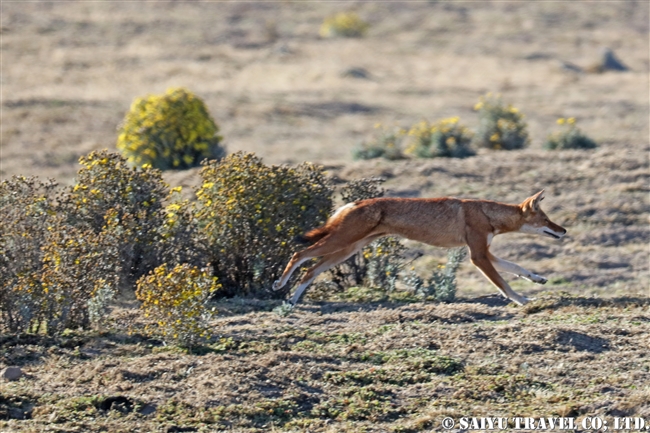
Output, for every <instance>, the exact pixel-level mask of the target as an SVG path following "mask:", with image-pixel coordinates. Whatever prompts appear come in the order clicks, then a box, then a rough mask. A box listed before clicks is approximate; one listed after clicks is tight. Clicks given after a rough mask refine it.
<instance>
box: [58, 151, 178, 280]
mask: <svg viewBox="0 0 650 433" xmlns="http://www.w3.org/2000/svg"><path fill="white" fill-rule="evenodd" d="M79 162H80V164H81V165H82V166H83V167H82V168H81V169H80V170H79V172H78V173H77V183H76V184H75V185H74V187H73V188H72V189H71V190H70V191H68V192H67V194H65V195H64V196H62V197H61V199H60V201H61V203H62V207H63V208H65V213H66V215H67V216H68V219H69V223H70V224H71V225H74V226H87V227H89V228H90V229H91V230H92V231H93V232H94V233H96V234H100V233H102V232H105V233H104V234H105V235H106V236H107V237H110V238H112V241H111V242H114V243H115V244H116V245H118V248H119V250H120V252H119V254H120V260H121V262H122V263H123V275H122V277H121V280H122V283H123V284H124V285H127V286H131V287H132V286H133V285H134V284H135V282H136V281H137V279H138V278H140V276H142V275H144V274H145V273H147V272H149V271H150V270H152V269H153V268H155V267H156V266H158V265H159V264H160V259H159V256H158V254H159V249H158V247H159V245H158V232H159V230H160V227H161V226H162V225H163V224H164V218H165V217H164V212H163V201H164V199H165V197H166V196H167V193H168V191H167V185H166V184H165V182H164V181H163V179H162V176H161V173H160V171H159V170H157V169H153V168H151V167H145V168H142V169H136V168H131V167H129V166H128V165H127V162H126V160H125V159H124V158H123V157H122V156H120V155H119V154H116V153H109V152H107V151H105V150H104V151H100V152H91V153H90V154H89V155H87V156H83V157H81V158H80V159H79ZM109 212H110V215H109ZM107 218H108V220H109V223H108V224H107V223H106V221H107V220H106V219H107Z"/></svg>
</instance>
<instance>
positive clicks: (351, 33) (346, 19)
mask: <svg viewBox="0 0 650 433" xmlns="http://www.w3.org/2000/svg"><path fill="white" fill-rule="evenodd" d="M369 27H370V26H369V25H368V23H366V22H365V21H363V20H362V19H361V18H359V16H358V15H357V14H356V13H354V12H339V13H337V14H336V15H334V16H331V17H328V18H325V20H324V21H323V24H322V25H321V27H320V35H321V37H323V38H331V37H339V36H340V37H345V38H360V37H362V36H364V35H365V34H366V32H367V31H368V28H369Z"/></svg>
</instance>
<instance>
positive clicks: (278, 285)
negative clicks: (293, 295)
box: [273, 257, 313, 290]
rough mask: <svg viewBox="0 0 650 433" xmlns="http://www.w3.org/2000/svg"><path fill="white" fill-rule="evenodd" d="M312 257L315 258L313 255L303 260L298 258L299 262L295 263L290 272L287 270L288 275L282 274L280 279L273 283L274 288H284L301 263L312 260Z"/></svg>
mask: <svg viewBox="0 0 650 433" xmlns="http://www.w3.org/2000/svg"><path fill="white" fill-rule="evenodd" d="M311 259H313V257H307V258H304V259H302V260H298V262H296V264H295V265H293V267H292V268H291V269H290V270H289V272H287V274H286V276H285V275H282V277H280V279H279V280H277V281H275V282H274V283H273V290H280V289H281V288H283V287H284V286H285V284H287V281H289V278H291V275H293V273H294V272H295V271H296V269H298V268H299V267H300V265H302V264H303V263H305V262H306V261H307V260H311Z"/></svg>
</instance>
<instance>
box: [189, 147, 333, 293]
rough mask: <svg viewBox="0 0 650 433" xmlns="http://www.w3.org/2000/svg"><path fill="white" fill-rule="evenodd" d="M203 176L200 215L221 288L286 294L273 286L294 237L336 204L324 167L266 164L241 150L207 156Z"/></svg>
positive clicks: (200, 189)
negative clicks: (213, 158)
mask: <svg viewBox="0 0 650 433" xmlns="http://www.w3.org/2000/svg"><path fill="white" fill-rule="evenodd" d="M201 176H202V178H203V184H202V185H201V187H200V188H199V190H198V191H197V198H198V203H197V206H198V207H197V211H196V218H197V220H198V223H199V225H200V226H201V229H202V230H203V231H204V232H205V234H206V237H207V243H208V247H209V253H210V260H211V262H212V265H213V266H214V270H215V275H216V276H218V277H219V281H220V283H221V284H222V285H223V287H224V290H223V293H224V294H225V295H228V296H233V295H246V296H262V297H265V296H269V295H273V296H276V297H282V296H283V295H284V293H282V292H279V293H275V294H272V293H271V292H270V291H269V289H270V287H271V284H272V283H273V281H275V280H277V279H278V278H279V277H280V275H281V274H282V271H283V266H284V265H285V264H286V260H287V257H290V256H291V253H292V252H293V250H294V246H293V245H292V244H291V242H290V239H293V238H295V237H296V236H297V235H299V234H302V233H304V232H305V231H307V230H308V229H311V228H313V227H316V226H318V225H320V224H322V223H324V222H325V220H326V218H327V215H328V214H329V212H330V210H331V207H332V202H331V193H332V191H331V188H330V186H329V185H328V183H327V181H326V179H325V176H324V174H323V170H322V168H320V167H317V166H315V165H313V164H309V163H304V164H301V165H299V166H297V167H295V168H290V167H284V166H268V165H265V164H264V163H263V162H262V160H261V159H259V158H258V157H256V156H255V155H254V154H250V153H249V154H245V153H241V152H238V153H235V154H232V155H229V156H227V157H226V158H224V159H222V160H221V161H210V162H208V163H207V164H206V165H205V167H204V168H203V169H202V170H201Z"/></svg>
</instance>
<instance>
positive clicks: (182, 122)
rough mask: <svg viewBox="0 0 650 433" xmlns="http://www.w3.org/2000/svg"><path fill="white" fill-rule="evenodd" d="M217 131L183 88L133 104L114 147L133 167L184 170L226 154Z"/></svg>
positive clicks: (205, 111)
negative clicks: (147, 166)
mask: <svg viewBox="0 0 650 433" xmlns="http://www.w3.org/2000/svg"><path fill="white" fill-rule="evenodd" d="M218 132H219V128H218V127H217V125H216V124H215V123H214V120H212V118H211V117H210V114H209V112H208V109H207V108H206V106H205V104H204V102H203V101H202V100H201V99H200V98H199V97H197V96H196V95H194V94H193V93H192V92H190V91H188V90H186V89H182V88H178V89H169V90H167V93H165V94H164V95H151V96H148V97H146V98H138V99H136V100H135V101H134V102H133V104H132V105H131V109H130V111H129V112H128V113H127V114H126V117H125V118H124V121H123V123H122V126H121V129H120V134H119V137H118V139H117V148H118V149H119V150H120V151H121V152H122V154H123V155H124V156H125V157H126V158H127V159H128V161H129V163H131V164H133V165H137V166H140V167H144V166H146V165H150V166H152V167H155V168H159V169H161V170H167V169H184V168H189V167H195V166H197V165H199V163H200V162H201V161H202V160H203V159H205V158H208V159H218V158H222V157H223V156H224V155H225V150H224V148H223V147H222V146H221V144H220V143H221V141H222V137H221V136H219V135H218Z"/></svg>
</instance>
